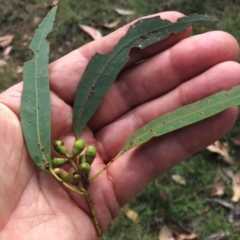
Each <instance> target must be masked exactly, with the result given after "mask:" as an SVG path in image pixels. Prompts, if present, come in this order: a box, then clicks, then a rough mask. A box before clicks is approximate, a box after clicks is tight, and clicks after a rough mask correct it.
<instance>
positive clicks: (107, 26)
mask: <svg viewBox="0 0 240 240" xmlns="http://www.w3.org/2000/svg"><path fill="white" fill-rule="evenodd" d="M120 22H121V19H120V18H117V19H116V20H115V21H114V22H111V23H105V24H103V26H104V27H106V28H110V29H111V28H115V27H116V26H117V25H118V24H119V23H120Z"/></svg>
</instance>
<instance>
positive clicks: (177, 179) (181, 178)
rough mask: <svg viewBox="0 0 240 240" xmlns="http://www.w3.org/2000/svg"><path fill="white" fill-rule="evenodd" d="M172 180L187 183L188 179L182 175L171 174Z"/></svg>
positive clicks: (181, 183)
mask: <svg viewBox="0 0 240 240" xmlns="http://www.w3.org/2000/svg"><path fill="white" fill-rule="evenodd" d="M171 178H172V180H173V181H175V182H176V183H178V184H180V185H187V182H186V180H185V179H184V178H183V177H181V176H180V175H177V174H174V175H172V176H171Z"/></svg>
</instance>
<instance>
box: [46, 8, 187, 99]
mask: <svg viewBox="0 0 240 240" xmlns="http://www.w3.org/2000/svg"><path fill="white" fill-rule="evenodd" d="M152 16H160V17H161V18H162V19H168V20H169V21H171V22H174V21H176V20H177V19H178V18H179V17H182V16H183V15H182V14H181V13H178V12H164V13H160V14H155V15H152ZM149 17H151V16H149ZM132 24H133V22H132V23H130V24H127V25H126V26H124V27H122V28H120V29H118V30H117V31H115V32H113V33H112V34H109V35H107V36H105V37H103V38H101V39H99V40H96V41H93V42H90V43H89V44H86V45H84V46H83V47H81V48H79V49H77V50H75V51H73V52H71V53H69V54H68V55H66V56H64V57H63V58H61V59H59V60H57V61H55V62H53V63H52V64H50V66H49V72H50V79H51V89H52V90H53V91H54V92H55V93H56V94H57V95H58V96H59V97H60V98H62V99H63V100H64V101H66V102H67V103H72V102H73V99H74V95H75V91H76V88H77V85H78V83H79V81H80V79H81V76H82V74H83V72H84V70H85V68H86V66H87V64H88V62H89V60H90V59H91V57H92V56H93V55H94V54H96V53H100V54H106V53H109V52H110V51H111V50H112V49H113V47H114V46H115V45H116V44H117V42H118V41H119V40H120V39H121V38H122V37H123V36H124V35H125V34H126V32H127V30H128V28H129V26H131V25H132ZM190 34H191V29H190V28H189V29H187V30H186V31H184V32H183V33H180V34H176V35H175V34H174V35H171V36H170V37H169V38H168V39H167V40H164V41H162V42H160V43H157V44H154V45H153V46H151V47H149V48H146V49H144V50H141V51H139V50H134V51H133V52H132V53H131V61H130V62H129V63H128V66H130V65H132V64H134V63H136V62H138V61H140V60H142V59H145V58H148V57H150V56H152V55H154V54H156V53H159V52H161V51H163V50H164V49H166V48H168V47H170V46H172V45H173V44H175V43H176V42H179V41H180V40H182V39H183V38H186V37H188V36H189V35H190Z"/></svg>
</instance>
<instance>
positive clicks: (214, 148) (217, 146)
mask: <svg viewBox="0 0 240 240" xmlns="http://www.w3.org/2000/svg"><path fill="white" fill-rule="evenodd" d="M207 149H208V150H209V151H210V152H215V153H218V154H220V155H221V156H222V158H223V160H224V161H225V162H227V163H228V164H230V165H235V164H236V163H235V161H234V160H233V158H232V157H231V156H230V155H229V153H228V149H227V148H226V147H225V146H223V145H222V144H221V142H220V141H216V142H215V143H214V144H212V145H210V146H208V147H207Z"/></svg>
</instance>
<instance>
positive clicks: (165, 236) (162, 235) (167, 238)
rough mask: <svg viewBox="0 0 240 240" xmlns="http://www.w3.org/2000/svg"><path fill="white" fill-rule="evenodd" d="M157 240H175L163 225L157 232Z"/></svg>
mask: <svg viewBox="0 0 240 240" xmlns="http://www.w3.org/2000/svg"><path fill="white" fill-rule="evenodd" d="M158 240H176V239H175V238H174V237H173V235H172V232H171V231H170V229H169V228H168V226H166V225H163V227H162V228H161V230H160V232H159V235H158Z"/></svg>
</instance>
